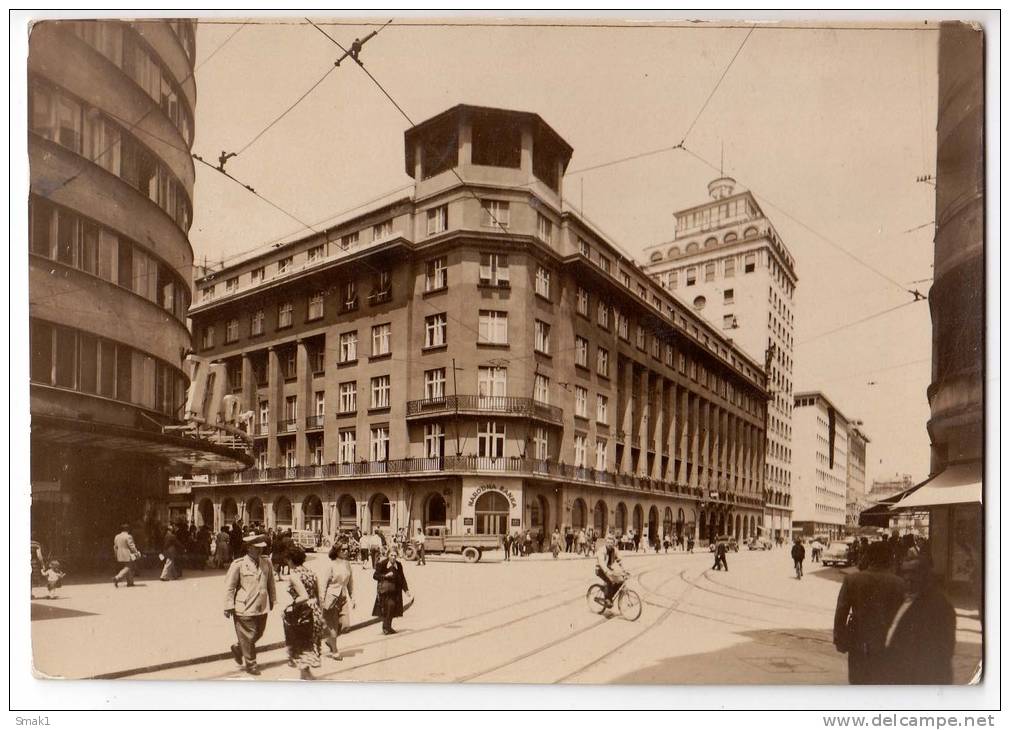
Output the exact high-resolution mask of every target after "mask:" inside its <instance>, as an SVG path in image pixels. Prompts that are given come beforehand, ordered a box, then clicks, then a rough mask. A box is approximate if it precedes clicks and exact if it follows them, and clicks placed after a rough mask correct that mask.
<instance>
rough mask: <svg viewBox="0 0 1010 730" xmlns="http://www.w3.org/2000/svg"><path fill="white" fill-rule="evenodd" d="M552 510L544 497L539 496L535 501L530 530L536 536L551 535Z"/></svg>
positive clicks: (531, 509) (532, 508)
mask: <svg viewBox="0 0 1010 730" xmlns="http://www.w3.org/2000/svg"><path fill="white" fill-rule="evenodd" d="M550 509H551V508H550V505H549V504H548V503H547V500H546V499H545V498H544V497H542V496H538V497H537V498H536V499H535V500H533V504H532V506H531V507H530V529H531V530H532V532H533V534H534V535H543V536H547V535H548V534H549V530H548V525H549V524H550Z"/></svg>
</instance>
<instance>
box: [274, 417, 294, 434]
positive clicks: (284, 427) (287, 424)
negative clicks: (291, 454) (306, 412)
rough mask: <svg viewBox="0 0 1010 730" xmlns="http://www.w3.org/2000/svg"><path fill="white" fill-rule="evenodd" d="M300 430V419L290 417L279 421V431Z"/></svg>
mask: <svg viewBox="0 0 1010 730" xmlns="http://www.w3.org/2000/svg"><path fill="white" fill-rule="evenodd" d="M297 430H298V419H296V418H289V419H287V420H284V421H278V422H277V433H294V432H295V431H297Z"/></svg>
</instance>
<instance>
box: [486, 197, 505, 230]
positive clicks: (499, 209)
mask: <svg viewBox="0 0 1010 730" xmlns="http://www.w3.org/2000/svg"><path fill="white" fill-rule="evenodd" d="M480 207H481V217H480V224H481V225H482V226H484V227H485V228H499V229H500V228H508V227H509V204H508V201H505V200H482V201H481V203H480Z"/></svg>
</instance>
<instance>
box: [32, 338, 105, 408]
mask: <svg viewBox="0 0 1010 730" xmlns="http://www.w3.org/2000/svg"><path fill="white" fill-rule="evenodd" d="M32 347H33V349H32V357H33V358H34V357H35V350H34V344H33V345H32ZM34 364H35V363H34V360H33V362H32V366H33V367H34ZM98 372H99V375H98V394H99V395H103V396H105V397H106V398H115V397H116V346H115V345H114V344H112V343H111V342H106V341H105V340H101V341H99V343H98Z"/></svg>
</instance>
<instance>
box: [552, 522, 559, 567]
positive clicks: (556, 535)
mask: <svg viewBox="0 0 1010 730" xmlns="http://www.w3.org/2000/svg"><path fill="white" fill-rule="evenodd" d="M560 552H561V531H560V530H558V528H556V527H555V528H554V532H553V533H551V554H552V555H553V556H554V559H555V560H557V559H558V553H560Z"/></svg>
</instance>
